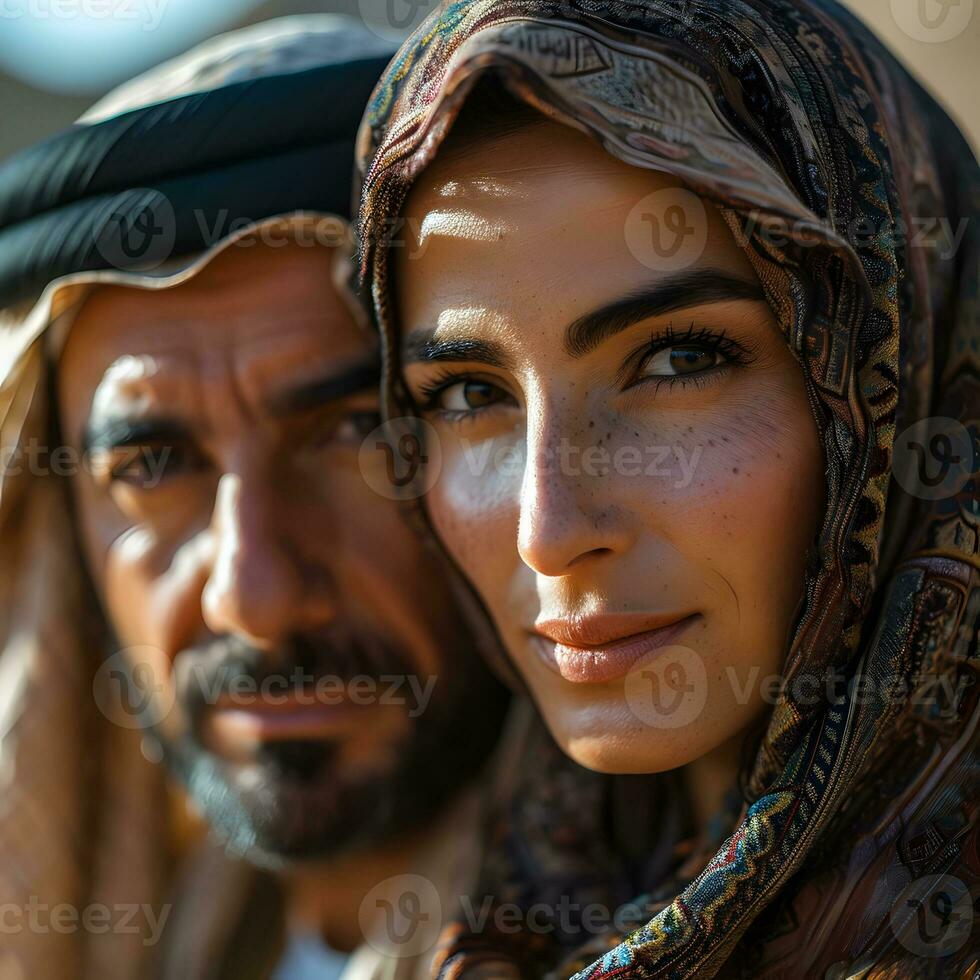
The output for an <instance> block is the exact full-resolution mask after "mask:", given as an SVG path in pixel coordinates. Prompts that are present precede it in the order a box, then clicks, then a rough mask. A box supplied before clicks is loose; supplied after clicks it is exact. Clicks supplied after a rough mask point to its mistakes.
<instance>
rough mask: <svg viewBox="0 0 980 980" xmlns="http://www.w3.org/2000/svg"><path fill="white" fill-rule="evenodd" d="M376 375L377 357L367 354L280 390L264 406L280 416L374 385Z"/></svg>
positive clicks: (373, 386)
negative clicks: (364, 357) (333, 369)
mask: <svg viewBox="0 0 980 980" xmlns="http://www.w3.org/2000/svg"><path fill="white" fill-rule="evenodd" d="M380 379H381V366H380V363H379V361H378V360H377V358H371V359H370V360H366V361H361V362H359V363H357V364H353V365H351V366H350V367H347V368H344V369H343V370H341V371H335V372H333V373H332V374H327V375H323V376H321V377H319V378H314V379H313V380H312V381H304V382H302V383H301V384H298V385H296V386H295V387H292V388H288V389H286V390H285V391H280V392H278V393H277V394H275V395H273V396H272V398H270V399H269V401H268V408H269V411H270V412H271V413H272V414H273V415H280V416H281V415H290V414H292V413H294V412H303V411H306V410H308V409H311V408H319V407H320V406H321V405H326V404H327V403H329V402H332V401H338V400H339V399H341V398H346V397H347V396H348V395H357V394H360V393H361V392H363V391H366V390H368V389H371V388H377V387H378V385H379V384H380Z"/></svg>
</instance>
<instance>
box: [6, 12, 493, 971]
mask: <svg viewBox="0 0 980 980" xmlns="http://www.w3.org/2000/svg"><path fill="white" fill-rule="evenodd" d="M386 54H387V53H386V52H384V51H383V50H382V49H381V48H380V45H379V44H378V42H377V41H376V39H374V38H372V37H371V36H369V35H365V34H362V33H360V32H359V31H356V30H352V29H351V28H350V27H349V26H338V24H337V23H335V22H334V21H333V19H331V18H303V19H299V20H290V21H287V22H278V23H277V22H273V23H272V24H269V25H260V27H259V28H257V29H253V30H249V31H243V32H239V33H237V34H234V35H228V36H226V37H225V38H220V39H218V41H217V42H214V43H213V44H212V45H209V46H205V47H204V48H202V49H200V50H199V51H196V52H192V53H191V54H190V55H189V56H187V57H186V58H184V59H180V60H178V61H177V62H174V63H171V64H168V65H166V66H163V68H162V69H159V70H157V71H156V72H153V73H150V75H148V76H145V77H144V78H142V79H138V80H137V81H136V82H134V83H131V84H130V86H126V87H124V88H123V89H122V90H120V91H119V92H117V93H114V94H113V95H111V96H109V97H108V98H107V99H106V100H104V102H103V103H102V104H101V105H100V106H98V107H96V109H95V110H94V111H93V112H92V113H90V115H89V116H88V117H86V118H85V120H83V122H82V124H80V125H79V126H77V127H75V128H74V129H73V130H70V131H68V133H66V134H63V135H61V136H58V137H55V138H54V139H53V140H51V141H49V142H48V143H47V144H43V145H42V146H40V147H37V148H32V149H31V150H29V151H26V152H25V153H24V154H21V155H19V156H18V157H16V158H14V159H13V160H11V161H9V162H8V163H7V164H5V165H4V167H2V168H0V302H3V303H4V304H5V305H6V310H5V318H4V323H3V326H2V327H0V539H2V541H3V551H2V554H0V934H2V936H0V977H2V978H3V980H7V978H19V977H24V978H31V980H33V978H34V977H45V978H55V980H61V978H81V980H87V978H89V977H92V978H95V977H98V978H100V980H102V978H127V980H128V978H137V977H140V978H142V977H145V976H153V975H158V976H164V977H171V976H173V977H176V976H180V977H182V978H187V977H234V978H243V977H270V976H272V977H275V978H276V980H295V978H298V977H303V976H307V975H310V974H311V973H312V975H315V976H318V977H323V978H329V977H340V976H343V977H344V978H345V980H355V978H356V980H361V978H364V980H367V978H373V980H381V978H386V977H390V978H396V977H397V978H402V977H415V976H425V975H427V972H428V971H427V955H426V954H427V953H428V951H429V949H430V947H431V946H432V945H433V943H434V942H435V939H436V936H437V934H438V926H439V922H438V919H439V913H440V911H443V910H442V909H441V903H442V902H443V901H448V900H449V899H450V898H451V897H452V896H453V895H454V894H459V893H460V892H461V890H462V886H461V879H460V877H459V876H460V875H461V874H463V873H464V869H463V863H464V862H463V861H462V858H463V857H464V856H465V855H466V852H468V851H469V849H470V846H471V845H470V840H469V838H468V837H467V835H466V831H467V830H471V829H472V824H473V823H474V822H475V821H474V806H475V805H476V804H475V802H474V800H473V799H472V796H471V794H468V793H466V792H463V789H464V787H465V785H466V784H467V781H468V780H469V779H470V778H471V777H473V776H474V775H476V774H477V773H478V772H479V770H480V768H481V766H482V764H483V763H484V761H485V760H486V759H487V757H488V755H489V753H490V751H491V748H492V746H493V744H494V742H495V740H496V737H497V733H498V729H499V723H500V719H501V715H502V712H503V709H504V705H505V697H504V695H503V693H502V690H501V688H500V687H499V686H498V685H497V684H496V682H495V681H494V680H493V679H492V678H491V677H490V676H489V675H488V674H487V672H486V670H485V668H483V667H482V666H481V663H482V661H481V659H480V657H479V651H478V650H477V647H476V643H475V642H474V640H473V637H472V635H471V634H470V633H469V632H468V631H467V629H466V627H465V625H464V619H463V617H462V616H461V614H460V613H459V612H458V611H457V599H458V598H459V597H456V596H454V595H453V594H452V593H451V591H450V587H449V586H448V585H447V584H446V583H447V582H448V581H449V580H450V577H449V576H448V574H447V572H446V569H444V567H443V565H442V564H441V562H442V559H441V558H440V557H439V556H437V555H435V554H433V553H430V552H426V551H423V550H422V546H421V544H420V539H419V538H418V537H417V536H416V535H415V533H414V530H413V528H412V527H411V526H410V524H409V523H408V521H407V519H406V517H405V515H404V514H403V511H402V509H401V505H400V504H399V502H398V501H396V500H393V499H389V497H388V496H385V495H383V494H378V493H374V492H372V491H371V490H370V489H368V486H367V485H366V483H365V481H367V483H369V484H372V485H377V486H382V485H385V481H384V479H382V478H381V475H383V474H384V473H385V467H386V465H387V463H388V460H387V458H386V456H385V453H384V452H383V451H381V449H379V448H377V447H378V443H380V442H381V440H380V438H378V439H372V440H370V441H368V442H367V443H366V444H365V437H367V436H368V435H370V434H371V433H372V432H373V430H374V429H375V428H376V427H377V425H378V421H379V420H378V416H377V393H376V388H377V370H378V355H377V350H376V347H375V343H376V342H375V340H374V338H373V335H372V333H371V332H370V330H369V329H368V328H367V325H366V324H365V323H364V322H363V317H362V314H361V311H360V307H359V306H358V305H357V304H356V302H355V301H354V300H353V299H351V298H349V297H348V295H347V293H346V288H347V282H348V279H349V265H348V255H349V250H350V242H349V238H348V237H347V234H346V231H345V225H344V223H343V222H342V221H341V220H340V219H339V218H338V217H337V215H338V214H345V213H346V208H347V203H346V202H347V197H348V194H349V188H350V177H349V173H350V165H351V157H352V152H353V136H354V131H355V127H356V123H357V120H358V118H359V115H360V109H361V105H362V104H363V102H364V100H365V99H366V98H367V96H368V94H369V92H370V88H371V85H372V84H373V80H374V78H375V77H377V75H378V73H379V72H380V69H381V67H382V63H383V61H384V58H385V57H386ZM39 294H41V295H40V296H39ZM375 477H378V479H375ZM475 699H478V700H475ZM474 704H477V705H478V706H479V710H476V711H474V710H473V705H474ZM161 761H165V762H166V764H167V766H168V767H169V768H170V770H171V771H172V772H173V773H175V774H177V775H178V776H179V777H180V779H181V781H182V783H183V785H184V786H185V787H186V790H187V796H188V797H189V799H190V800H191V801H192V803H193V804H194V807H195V809H196V812H198V813H199V814H201V815H202V816H203V817H204V818H205V819H206V820H207V821H208V822H209V823H210V825H211V827H212V828H213V830H214V831H215V838H216V840H218V841H220V844H215V843H212V842H210V841H203V842H201V841H198V840H197V839H196V837H195V834H194V822H193V820H191V819H189V818H188V817H187V815H186V813H185V812H184V810H183V809H182V807H181V806H180V805H179V802H178V805H175V806H174V805H171V804H170V803H168V790H167V787H166V785H165V783H164V779H163V769H162V767H160V766H157V765H154V764H155V763H158V762H161ZM236 856H237V857H246V858H248V859H249V863H245V862H243V861H241V860H236ZM444 911H446V912H447V913H448V911H449V909H448V908H447V909H445V910H444ZM420 924H426V927H425V928H424V929H422V930H421V932H420V930H419V928H418V927H419V925H420ZM365 939H366V940H367V942H365Z"/></svg>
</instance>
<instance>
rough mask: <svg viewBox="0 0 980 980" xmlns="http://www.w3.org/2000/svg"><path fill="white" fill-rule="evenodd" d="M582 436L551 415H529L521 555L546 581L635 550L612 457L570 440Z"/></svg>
mask: <svg viewBox="0 0 980 980" xmlns="http://www.w3.org/2000/svg"><path fill="white" fill-rule="evenodd" d="M578 430H579V427H578V426H575V425H572V424H569V420H567V419H562V418H560V417H558V416H557V414H555V413H551V412H548V411H547V410H545V411H542V412H539V413H538V417H537V418H535V417H534V415H533V414H532V413H531V412H529V417H528V428H527V432H528V436H527V441H528V444H527V459H526V462H525V466H524V478H523V481H522V484H521V496H520V519H519V524H518V551H519V552H520V556H521V559H522V560H523V561H524V563H525V564H526V565H527V566H528V567H529V568H531V569H533V570H534V571H535V572H538V573H539V574H541V575H548V576H560V575H567V574H569V573H570V571H571V570H572V568H573V566H577V565H579V564H581V563H582V562H586V561H589V560H592V559H600V558H602V557H604V556H605V557H608V556H611V555H614V554H617V553H622V552H624V551H625V550H626V549H628V547H629V545H630V541H631V534H630V531H629V526H628V520H627V517H626V513H625V511H623V510H622V509H621V508H619V507H618V506H617V505H616V499H615V498H616V495H615V490H616V486H615V480H616V474H615V473H614V472H613V469H612V466H611V460H609V459H607V458H606V457H608V456H609V454H608V453H606V454H603V453H602V452H601V451H600V452H596V451H595V450H596V449H601V447H595V446H594V445H593V443H592V441H591V440H588V439H584V438H580V437H578V436H574V437H570V436H569V435H568V433H569V432H573V433H574V432H577V431H578ZM562 433H563V434H562Z"/></svg>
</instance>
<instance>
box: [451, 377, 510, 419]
mask: <svg viewBox="0 0 980 980" xmlns="http://www.w3.org/2000/svg"><path fill="white" fill-rule="evenodd" d="M509 397H510V396H509V395H508V394H507V392H506V391H504V390H503V389H502V388H498V387H497V386H496V385H494V384H490V382H489V381H458V382H457V383H456V384H453V385H448V386H447V387H445V388H443V389H442V391H441V392H440V393H439V397H438V400H437V405H438V407H439V408H441V409H442V410H443V411H445V412H472V411H474V410H477V409H481V408H487V407H488V406H490V405H495V404H497V403H498V402H502V401H506V400H507V399H509Z"/></svg>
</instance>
